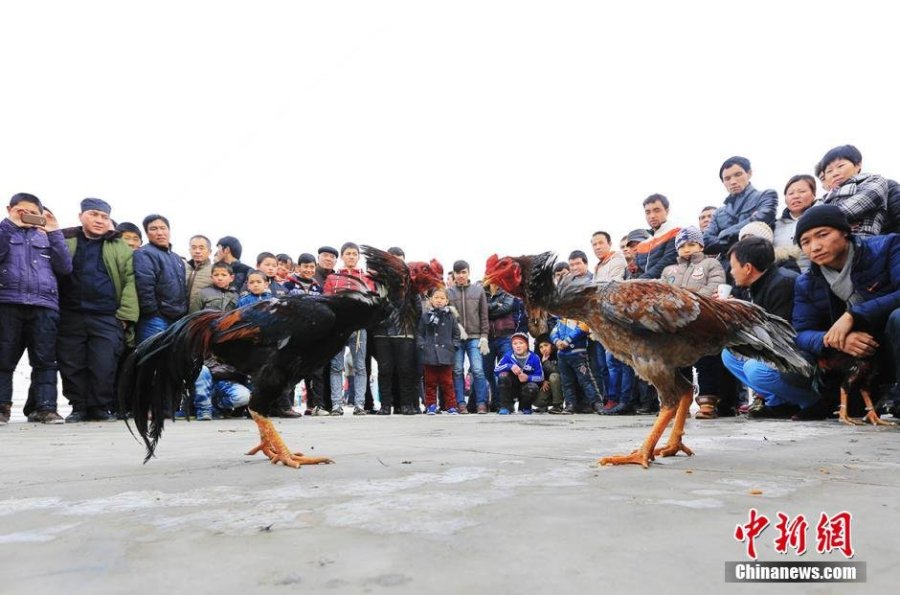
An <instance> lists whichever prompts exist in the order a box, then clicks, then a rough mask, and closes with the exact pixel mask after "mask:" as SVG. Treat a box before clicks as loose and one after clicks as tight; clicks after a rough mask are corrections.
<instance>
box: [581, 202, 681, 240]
mask: <svg viewBox="0 0 900 595" xmlns="http://www.w3.org/2000/svg"><path fill="white" fill-rule="evenodd" d="M655 202H661V203H662V206H663V208H664V209H665V210H667V211H668V210H669V199H668V198H666V197H665V196H663V195H662V194H651V195H650V196H648V197H647V198H645V199H644V202H643V203H642V204H641V206H643V207H646V206H647V205H649V204H653V203H655ZM595 235H596V234H595Z"/></svg>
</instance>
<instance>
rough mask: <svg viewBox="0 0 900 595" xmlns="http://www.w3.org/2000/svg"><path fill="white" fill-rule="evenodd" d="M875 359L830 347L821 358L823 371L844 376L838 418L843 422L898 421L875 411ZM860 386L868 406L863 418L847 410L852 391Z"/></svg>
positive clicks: (885, 424) (884, 422) (875, 422)
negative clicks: (885, 417)
mask: <svg viewBox="0 0 900 595" xmlns="http://www.w3.org/2000/svg"><path fill="white" fill-rule="evenodd" d="M876 368H877V366H876V365H875V359H874V358H871V357H854V356H852V355H850V354H848V353H844V352H843V351H837V350H835V349H829V350H827V352H826V353H825V354H823V355H822V356H821V357H820V358H819V369H820V370H822V371H823V372H831V373H840V374H842V376H843V378H842V380H841V407H840V411H839V413H838V419H840V420H841V422H843V423H845V424H848V425H852V426H859V425H862V424H863V423H865V422H869V423H870V424H872V425H873V426H896V425H897V424H896V423H893V422H889V421H884V420H883V419H881V417H880V416H879V415H878V412H877V411H875V406H874V405H873V404H872V383H873V381H874V380H875V376H876V373H877V372H876ZM854 387H857V388H859V394H860V396H862V399H863V403H865V406H866V414H865V415H864V416H863V418H862V419H861V420H859V419H854V418H852V417H850V414H849V412H848V411H847V402H848V401H849V397H850V391H851V390H852V389H853V388H854Z"/></svg>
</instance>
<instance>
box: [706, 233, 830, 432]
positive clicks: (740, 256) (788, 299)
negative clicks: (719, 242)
mask: <svg viewBox="0 0 900 595" xmlns="http://www.w3.org/2000/svg"><path fill="white" fill-rule="evenodd" d="M728 258H729V260H730V261H731V273H732V275H733V276H734V283H735V285H737V286H738V287H745V288H748V289H749V295H750V301H751V302H752V303H754V304H756V305H757V306H759V307H760V308H762V309H763V310H765V311H766V312H768V313H769V314H774V315H775V316H780V317H781V318H783V319H785V320H791V317H792V315H793V310H794V282H795V281H796V279H797V274H796V273H795V272H793V271H790V270H786V269H783V268H781V267H778V266H776V265H775V250H774V248H773V246H772V244H771V243H770V242H769V241H767V240H765V239H763V238H758V237H748V238H745V239H742V240H740V241H739V242H738V243H737V244H735V245H734V246H732V247H731V250H729V254H728ZM722 362H723V363H724V364H725V367H726V368H728V371H729V372H731V373H732V374H733V375H734V376H735V378H737V379H738V380H740V381H741V382H742V383H744V384H745V385H746V386H748V387H750V389H751V390H752V391H753V392H754V394H755V395H756V397H755V398H754V402H753V403H752V404H751V405H750V408H749V409H748V415H749V416H750V417H788V416H790V415H791V414H792V413H794V411H795V410H796V407H795V406H794V405H793V404H792V403H791V401H788V400H785V399H784V398H783V397H782V396H781V395H784V394H785V393H794V398H793V401H797V400H798V399H799V400H801V401H806V400H810V399H812V400H815V397H814V395H813V394H812V393H811V391H810V390H809V380H808V379H806V378H803V377H801V376H799V375H786V376H785V378H786V379H787V380H788V381H789V382H782V380H781V374H779V372H778V370H777V369H775V368H774V367H773V366H771V365H770V364H768V363H766V362H762V361H759V360H755V359H752V358H748V357H745V356H743V355H740V354H738V353H735V352H733V351H731V350H729V349H726V350H725V351H723V352H722Z"/></svg>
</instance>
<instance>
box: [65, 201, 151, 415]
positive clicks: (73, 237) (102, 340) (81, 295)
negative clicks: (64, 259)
mask: <svg viewBox="0 0 900 595" xmlns="http://www.w3.org/2000/svg"><path fill="white" fill-rule="evenodd" d="M111 210H112V209H111V207H110V206H109V203H107V202H106V201H104V200H101V199H99V198H86V199H84V200H83V201H81V213H80V214H79V215H78V218H79V220H80V221H81V226H80V227H71V228H69V229H65V230H63V235H64V237H65V238H66V245H67V246H68V248H69V254H71V255H72V273H71V274H69V275H66V276H65V277H63V278H62V279H61V280H60V309H61V312H60V322H59V338H58V340H57V346H58V349H57V357H58V358H59V371H60V375H61V376H62V381H63V395H64V396H65V397H66V398H67V399H69V402H70V403H71V404H72V413H71V414H70V415H69V416H68V417H67V418H66V421H67V422H78V421H88V420H96V421H112V420H115V419H116V416H115V414H114V413H115V410H116V399H115V394H116V392H115V389H116V387H115V384H116V367H117V365H118V361H119V355H120V354H121V353H122V350H123V349H124V347H125V335H126V332H128V333H129V337H130V339H131V340H132V341H133V328H132V327H133V326H134V324H135V323H136V322H137V319H138V314H139V309H138V299H137V291H136V290H135V283H134V267H133V264H134V262H133V252H132V250H131V247H130V246H129V245H128V244H127V243H126V242H125V240H123V239H122V238H121V233H120V232H118V231H110V230H109V216H110V212H111Z"/></svg>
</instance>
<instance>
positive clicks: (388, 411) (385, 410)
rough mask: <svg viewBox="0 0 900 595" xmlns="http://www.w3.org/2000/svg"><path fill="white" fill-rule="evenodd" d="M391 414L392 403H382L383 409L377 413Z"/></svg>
mask: <svg viewBox="0 0 900 595" xmlns="http://www.w3.org/2000/svg"><path fill="white" fill-rule="evenodd" d="M390 414H391V406H390V405H382V406H381V409H379V410H378V413H376V414H375V415H390Z"/></svg>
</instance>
